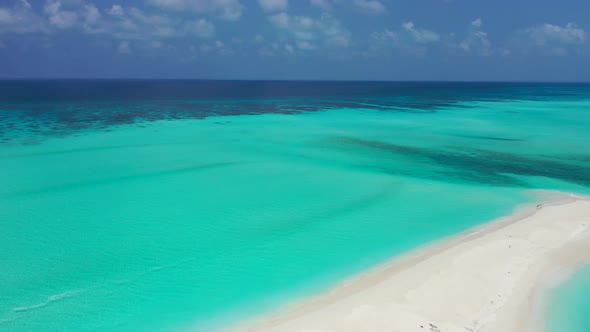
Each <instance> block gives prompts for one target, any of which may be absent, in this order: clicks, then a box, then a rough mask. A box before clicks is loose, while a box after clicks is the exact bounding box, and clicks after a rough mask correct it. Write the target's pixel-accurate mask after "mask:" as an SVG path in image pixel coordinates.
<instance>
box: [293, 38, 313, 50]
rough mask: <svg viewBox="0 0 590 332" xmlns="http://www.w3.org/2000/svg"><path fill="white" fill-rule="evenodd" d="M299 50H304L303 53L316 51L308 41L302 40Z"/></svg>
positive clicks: (299, 42) (299, 43)
mask: <svg viewBox="0 0 590 332" xmlns="http://www.w3.org/2000/svg"><path fill="white" fill-rule="evenodd" d="M297 48H299V49H300V50H303V51H309V50H314V49H315V46H314V45H313V44H312V43H310V42H308V41H306V40H300V41H298V42H297Z"/></svg>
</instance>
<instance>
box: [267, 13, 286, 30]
mask: <svg viewBox="0 0 590 332" xmlns="http://www.w3.org/2000/svg"><path fill="white" fill-rule="evenodd" d="M268 20H269V21H270V23H272V24H274V25H276V26H277V27H279V28H283V29H286V28H288V27H289V22H290V21H291V17H290V16H289V15H288V14H287V13H279V14H275V15H272V16H269V17H268Z"/></svg>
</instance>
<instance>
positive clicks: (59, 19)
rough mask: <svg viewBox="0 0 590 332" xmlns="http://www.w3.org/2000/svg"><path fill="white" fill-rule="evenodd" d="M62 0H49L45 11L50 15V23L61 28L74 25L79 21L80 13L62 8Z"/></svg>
mask: <svg viewBox="0 0 590 332" xmlns="http://www.w3.org/2000/svg"><path fill="white" fill-rule="evenodd" d="M61 6H62V5H61V1H60V0H49V1H47V3H46V4H45V7H44V11H45V13H46V14H47V15H48V16H49V23H50V24H51V25H54V26H56V27H57V28H60V29H67V28H71V27H73V26H74V25H75V24H76V23H77V21H78V15H77V14H76V13H75V12H73V11H69V10H62V7H61Z"/></svg>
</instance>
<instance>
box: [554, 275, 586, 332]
mask: <svg viewBox="0 0 590 332" xmlns="http://www.w3.org/2000/svg"><path fill="white" fill-rule="evenodd" d="M589 281H590V265H588V266H586V267H584V268H582V269H580V270H579V271H577V272H576V273H575V274H574V275H573V276H571V277H570V278H569V279H568V280H567V281H566V282H565V283H563V284H562V285H560V286H559V287H558V288H557V289H555V290H553V291H552V294H551V298H550V299H551V301H550V302H549V306H548V308H547V312H548V315H547V316H548V319H547V326H548V328H547V331H548V332H559V331H568V332H586V331H588V330H589V327H590V315H588V310H589V308H590V296H588V295H589V294H590V282H589Z"/></svg>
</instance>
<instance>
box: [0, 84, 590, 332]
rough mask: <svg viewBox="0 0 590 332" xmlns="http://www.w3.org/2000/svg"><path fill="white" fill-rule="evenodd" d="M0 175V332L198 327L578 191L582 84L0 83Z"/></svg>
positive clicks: (584, 114)
mask: <svg viewBox="0 0 590 332" xmlns="http://www.w3.org/2000/svg"><path fill="white" fill-rule="evenodd" d="M0 184H1V185H0V223H1V231H0V266H1V273H0V330H2V331H202V330H210V329H214V328H218V327H222V326H224V325H226V324H229V323H232V322H235V320H238V319H243V318H245V317H248V316H250V315H254V314H258V313H261V312H264V311H267V310H269V309H272V308H275V307H276V306H277V305H280V304H284V303H286V302H287V301H289V300H292V299H294V298H297V297H300V296H305V295H308V294H312V293H315V292H318V291H321V290H324V289H326V288H327V287H330V286H331V285H334V283H336V282H338V281H339V280H342V279H343V278H345V277H347V276H350V275H351V274H355V273H358V272H360V271H362V270H364V269H367V268H369V267H371V266H374V265H375V264H378V263H380V262H383V261H385V260H387V259H389V258H391V257H393V256H395V255H398V254H400V253H403V252H405V251H408V250H410V249H412V248H415V247H417V246H419V245H423V244H426V243H428V242H429V241H433V240H435V239H440V238H441V237H444V236H449V235H452V234H456V233H458V232H460V231H463V230H465V229H467V228H469V227H472V226H474V225H477V224H480V223H483V222H486V221H489V220H491V219H494V218H496V217H499V216H502V215H505V214H508V213H510V212H511V211H512V209H513V208H514V207H515V206H516V205H518V204H521V203H525V202H529V201H531V200H532V199H534V197H533V194H532V192H533V191H532V189H553V190H562V191H566V192H575V193H581V194H590V85H588V84H540V83H539V84H528V83H418V82H415V83H402V82H399V83H389V82H286V81H275V82H272V81H142V80H138V81H104V80H44V81H0ZM589 285H590V269H588V268H586V269H582V270H580V271H579V272H578V273H577V274H576V275H575V276H574V277H573V278H572V279H571V280H570V281H569V282H567V283H565V284H563V285H561V286H560V287H559V289H556V290H555V291H554V292H553V293H552V296H551V298H550V300H551V301H550V302H551V305H550V306H549V308H548V309H547V313H548V317H547V320H548V326H549V329H550V332H584V331H585V332H587V331H588V326H590V315H588V305H589V303H590V287H589ZM564 326H567V330H566V329H564Z"/></svg>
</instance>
